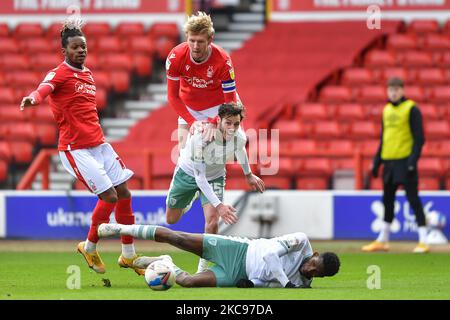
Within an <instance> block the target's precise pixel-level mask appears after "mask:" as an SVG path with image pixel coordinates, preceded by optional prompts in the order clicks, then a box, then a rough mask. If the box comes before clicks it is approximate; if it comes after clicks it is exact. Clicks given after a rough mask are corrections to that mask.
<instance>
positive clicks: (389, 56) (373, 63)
mask: <svg viewBox="0 0 450 320" xmlns="http://www.w3.org/2000/svg"><path fill="white" fill-rule="evenodd" d="M396 63H397V60H396V58H395V55H394V54H393V53H392V52H389V51H384V50H372V51H370V52H369V53H368V54H367V55H366V57H365V65H366V66H367V67H370V68H374V67H392V66H395V65H396Z"/></svg>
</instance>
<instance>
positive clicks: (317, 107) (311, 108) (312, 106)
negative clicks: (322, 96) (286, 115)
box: [296, 103, 333, 121]
mask: <svg viewBox="0 0 450 320" xmlns="http://www.w3.org/2000/svg"><path fill="white" fill-rule="evenodd" d="M332 113H333V109H332V108H331V107H330V106H327V105H324V104H322V103H302V104H300V105H298V106H297V107H296V118H298V119H300V120H302V121H309V120H311V121H315V120H326V119H328V118H329V117H331V116H332Z"/></svg>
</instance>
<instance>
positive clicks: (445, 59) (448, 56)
mask: <svg viewBox="0 0 450 320" xmlns="http://www.w3.org/2000/svg"><path fill="white" fill-rule="evenodd" d="M0 42H1V39H0ZM436 64H437V66H439V67H441V68H449V67H450V52H448V51H446V52H443V53H442V55H441V56H440V58H439V59H436Z"/></svg>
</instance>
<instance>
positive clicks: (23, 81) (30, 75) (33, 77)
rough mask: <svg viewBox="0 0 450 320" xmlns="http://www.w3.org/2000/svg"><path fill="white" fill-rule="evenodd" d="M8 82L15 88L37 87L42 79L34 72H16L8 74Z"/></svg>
mask: <svg viewBox="0 0 450 320" xmlns="http://www.w3.org/2000/svg"><path fill="white" fill-rule="evenodd" d="M6 80H7V81H8V82H9V84H10V85H12V86H15V87H31V86H36V87H37V86H38V85H39V83H40V82H41V81H42V78H41V77H39V76H38V75H37V73H36V72H33V71H16V72H11V73H9V74H7V77H6Z"/></svg>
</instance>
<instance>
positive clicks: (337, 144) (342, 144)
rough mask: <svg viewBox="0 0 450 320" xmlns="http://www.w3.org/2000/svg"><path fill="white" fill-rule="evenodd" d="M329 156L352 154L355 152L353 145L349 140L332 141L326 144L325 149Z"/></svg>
mask: <svg viewBox="0 0 450 320" xmlns="http://www.w3.org/2000/svg"><path fill="white" fill-rule="evenodd" d="M326 150H327V151H328V152H329V153H330V155H333V156H338V155H341V154H344V155H345V154H352V153H353V152H354V151H355V144H354V143H353V141H350V140H332V141H328V142H327V149H326Z"/></svg>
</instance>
